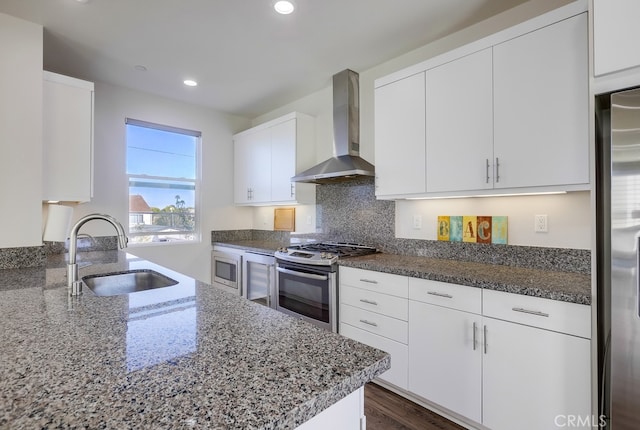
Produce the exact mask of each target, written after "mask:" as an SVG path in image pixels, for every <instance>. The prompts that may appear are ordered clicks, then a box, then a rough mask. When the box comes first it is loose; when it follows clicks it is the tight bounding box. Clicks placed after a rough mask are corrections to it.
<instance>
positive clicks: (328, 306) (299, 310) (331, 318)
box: [276, 260, 338, 332]
mask: <svg viewBox="0 0 640 430" xmlns="http://www.w3.org/2000/svg"><path fill="white" fill-rule="evenodd" d="M276 270H277V281H276V285H277V294H276V309H277V310H279V311H281V312H284V313H286V314H289V315H293V316H295V317H298V318H302V319H304V320H306V321H309V322H311V323H313V324H316V325H318V326H320V327H323V328H325V329H327V330H330V331H333V332H337V331H338V312H337V303H338V298H337V288H336V273H337V271H336V266H335V264H332V265H329V266H312V265H305V264H300V263H294V262H288V261H283V260H278V263H277V269H276Z"/></svg>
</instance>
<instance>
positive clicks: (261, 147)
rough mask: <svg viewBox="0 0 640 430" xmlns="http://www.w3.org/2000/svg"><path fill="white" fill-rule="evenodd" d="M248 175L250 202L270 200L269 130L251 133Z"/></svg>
mask: <svg viewBox="0 0 640 430" xmlns="http://www.w3.org/2000/svg"><path fill="white" fill-rule="evenodd" d="M251 145H252V148H251V155H250V156H249V160H250V168H249V169H250V171H249V176H250V177H251V186H250V188H251V202H252V203H262V202H270V201H271V132H270V130H268V129H266V130H259V131H257V132H256V133H253V134H252V143H251Z"/></svg>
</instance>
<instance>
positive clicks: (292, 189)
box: [291, 184, 296, 198]
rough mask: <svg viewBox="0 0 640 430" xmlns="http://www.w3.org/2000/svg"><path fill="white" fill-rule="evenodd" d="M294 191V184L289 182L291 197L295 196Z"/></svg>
mask: <svg viewBox="0 0 640 430" xmlns="http://www.w3.org/2000/svg"><path fill="white" fill-rule="evenodd" d="M295 194H296V192H295V185H293V184H291V197H292V198H293V196H295Z"/></svg>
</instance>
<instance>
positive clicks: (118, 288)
mask: <svg viewBox="0 0 640 430" xmlns="http://www.w3.org/2000/svg"><path fill="white" fill-rule="evenodd" d="M82 281H83V282H84V283H85V285H86V286H87V287H89V289H90V290H91V291H93V293H94V294H95V295H96V296H117V295H120V294H129V293H135V292H138V291H145V290H153V289H155V288H164V287H170V286H171V285H176V284H177V283H178V281H176V280H173V279H171V278H169V277H167V276H164V275H163V274H161V273H158V272H156V271H154V270H148V269H141V270H128V271H126V272H117V273H103V274H99V275H87V276H84V277H83V278H82Z"/></svg>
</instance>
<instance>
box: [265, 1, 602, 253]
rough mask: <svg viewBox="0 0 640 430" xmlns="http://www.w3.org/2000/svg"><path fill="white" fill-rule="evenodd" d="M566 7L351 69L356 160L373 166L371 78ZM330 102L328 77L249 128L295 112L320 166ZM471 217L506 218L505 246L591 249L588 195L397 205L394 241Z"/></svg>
mask: <svg viewBox="0 0 640 430" xmlns="http://www.w3.org/2000/svg"><path fill="white" fill-rule="evenodd" d="M568 3H571V0H548V1H544V2H537V1H529V2H527V3H524V4H522V5H520V6H517V7H515V8H513V9H510V10H508V11H506V12H504V13H502V14H499V15H496V16H494V17H492V18H490V19H488V20H486V21H483V22H481V23H478V24H476V25H474V26H471V27H469V28H466V29H464V30H462V31H459V32H457V33H454V34H452V35H450V36H448V37H445V38H443V39H440V40H438V41H436V42H433V43H431V44H428V45H425V46H423V47H421V48H418V49H416V50H414V51H411V52H408V53H406V54H404V55H401V56H399V57H397V58H394V59H392V60H390V61H387V62H385V63H383V64H380V65H378V66H375V67H373V68H371V69H368V70H356V71H357V72H358V73H359V74H360V155H361V156H362V157H363V158H365V159H367V160H369V161H370V162H372V163H374V164H375V157H374V81H375V80H376V79H378V78H381V77H383V76H385V75H387V74H390V73H393V72H396V71H398V70H401V69H403V68H405V67H408V66H411V65H413V64H416V63H419V62H421V61H425V60H427V59H429V58H432V57H434V56H436V55H439V54H442V53H444V52H447V51H449V50H452V49H455V48H458V47H460V46H463V45H465V44H467V43H470V42H472V41H474V40H477V39H480V38H483V37H486V36H489V35H491V34H493V33H495V32H497V31H501V30H504V29H506V28H509V27H511V26H513V25H516V24H519V23H521V22H523V21H526V20H527V19H530V18H533V17H535V16H538V15H540V14H542V13H545V12H548V11H550V10H553V9H556V8H558V7H561V6H563V5H565V4H568ZM336 72H339V70H336ZM331 98H332V91H331V77H327V87H326V88H325V89H323V90H321V91H318V92H316V93H313V94H310V95H308V96H306V97H304V98H302V99H300V100H296V101H294V102H292V103H289V104H287V105H285V106H282V107H280V108H278V109H275V110H273V111H271V112H268V113H265V114H263V115H261V116H259V117H257V118H255V119H254V120H253V121H252V125H257V124H260V123H263V122H265V121H268V120H271V119H273V118H276V117H278V116H280V115H284V114H286V113H288V112H291V111H294V110H297V111H300V112H304V113H307V114H310V115H313V116H315V117H316V121H317V123H316V139H317V145H318V147H317V149H316V155H317V161H318V162H321V161H323V160H325V159H326V158H329V157H330V156H331V155H332V153H333V147H332V145H333V138H332V133H333V131H332V127H333V125H332V124H333V120H332V116H331V115H332V113H331V112H332V100H331ZM462 212H464V213H462ZM414 214H422V215H423V229H420V230H415V229H413V228H411V225H412V224H411V222H410V221H411V220H412V219H413V215H414ZM474 214H477V215H483V214H486V215H507V216H509V234H510V240H509V243H510V244H514V245H531V246H550V247H567V248H583V249H588V248H590V234H591V222H592V216H591V209H590V197H589V193H588V192H581V193H569V194H565V195H553V196H535V197H534V196H526V197H496V198H482V199H481V198H472V199H446V200H444V199H443V200H421V201H398V202H397V204H396V236H397V237H402V238H414V239H436V235H435V226H436V223H435V219H436V218H435V217H437V216H438V215H474ZM535 214H547V215H548V216H549V232H548V233H547V234H542V233H537V234H534V233H533V215H535ZM258 221H259V219H256V220H254V223H255V222H258Z"/></svg>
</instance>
